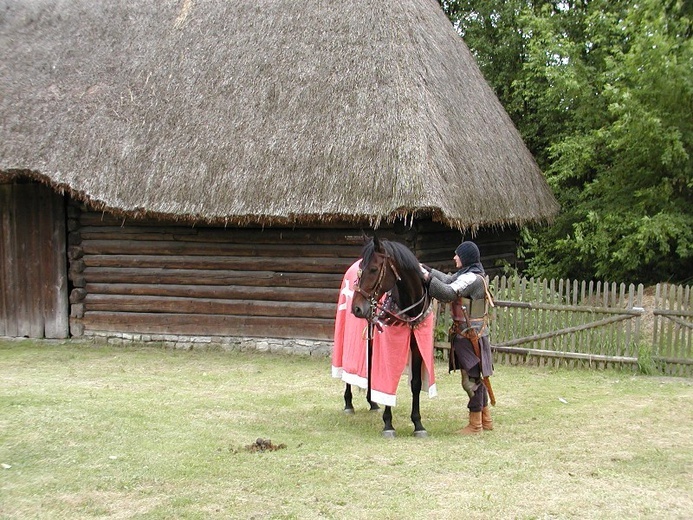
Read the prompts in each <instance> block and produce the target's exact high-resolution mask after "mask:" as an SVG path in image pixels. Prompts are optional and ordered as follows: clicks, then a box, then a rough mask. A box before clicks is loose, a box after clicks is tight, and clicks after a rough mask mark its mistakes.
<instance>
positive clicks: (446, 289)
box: [428, 276, 457, 302]
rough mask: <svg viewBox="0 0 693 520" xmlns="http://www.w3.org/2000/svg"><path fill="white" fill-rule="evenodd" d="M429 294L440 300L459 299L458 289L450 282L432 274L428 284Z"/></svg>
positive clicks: (450, 300)
mask: <svg viewBox="0 0 693 520" xmlns="http://www.w3.org/2000/svg"><path fill="white" fill-rule="evenodd" d="M428 294H430V295H431V296H433V297H434V298H435V299H436V300H438V301H439V302H452V301H455V300H456V299H457V291H455V289H453V288H452V287H450V286H449V285H448V284H446V283H445V282H443V281H442V280H439V279H438V278H435V277H433V276H431V283H430V285H429V286H428Z"/></svg>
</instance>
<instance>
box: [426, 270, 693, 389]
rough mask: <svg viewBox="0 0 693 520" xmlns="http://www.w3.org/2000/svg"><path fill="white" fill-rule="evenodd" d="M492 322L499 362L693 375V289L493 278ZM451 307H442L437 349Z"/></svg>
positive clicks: (448, 319)
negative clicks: (692, 290) (493, 305)
mask: <svg viewBox="0 0 693 520" xmlns="http://www.w3.org/2000/svg"><path fill="white" fill-rule="evenodd" d="M490 287H491V289H492V292H493V293H494V297H495V303H496V305H495V307H494V308H493V309H492V312H491V315H490V322H489V327H490V334H491V342H492V344H493V345H494V351H495V361H496V362H499V363H510V364H535V365H541V366H567V367H571V368H572V367H596V368H633V369H636V368H638V367H641V368H643V369H650V370H657V371H660V372H661V373H665V374H670V375H682V376H690V375H693V351H692V348H691V338H692V336H693V324H692V323H691V322H692V321H693V300H692V297H693V295H692V294H691V290H690V287H685V286H675V285H670V284H659V285H657V286H656V288H655V295H654V299H653V298H652V295H651V294H650V293H651V291H650V290H648V292H647V294H646V291H645V288H644V287H643V285H637V286H636V285H633V284H631V285H626V284H617V283H613V282H611V283H609V282H599V281H597V282H594V281H578V280H545V279H533V278H529V279H527V278H519V277H505V276H503V277H495V278H494V279H493V280H491V281H490ZM449 323H450V316H449V306H443V305H441V306H439V308H438V327H437V339H438V341H437V343H436V346H437V347H438V348H449V346H448V345H447V343H446V341H445V340H444V331H445V330H446V329H447V327H448V325H449Z"/></svg>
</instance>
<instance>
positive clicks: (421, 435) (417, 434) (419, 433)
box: [414, 430, 428, 439]
mask: <svg viewBox="0 0 693 520" xmlns="http://www.w3.org/2000/svg"><path fill="white" fill-rule="evenodd" d="M414 437H416V438H417V439H425V438H426V437H428V432H427V431H426V430H419V431H416V432H414Z"/></svg>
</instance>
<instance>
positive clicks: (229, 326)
mask: <svg viewBox="0 0 693 520" xmlns="http://www.w3.org/2000/svg"><path fill="white" fill-rule="evenodd" d="M70 330H71V331H76V332H77V331H78V332H80V333H82V334H83V333H84V332H85V331H90V332H120V333H123V332H125V333H133V334H179V335H187V336H232V337H258V338H285V339H316V340H331V339H333V337H334V320H324V319H317V318H268V317H262V316H222V315H213V316H210V315H199V314H163V313H151V314H148V313H142V314H137V313H134V314H133V313H129V312H122V313H117V312H87V313H85V315H84V318H81V319H78V318H72V319H71V320H70Z"/></svg>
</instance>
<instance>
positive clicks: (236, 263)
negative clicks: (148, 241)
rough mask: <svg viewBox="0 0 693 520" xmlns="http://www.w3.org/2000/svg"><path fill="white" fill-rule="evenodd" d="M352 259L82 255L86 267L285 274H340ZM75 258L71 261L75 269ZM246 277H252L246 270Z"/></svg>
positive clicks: (76, 270) (76, 264)
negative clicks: (217, 270)
mask: <svg viewBox="0 0 693 520" xmlns="http://www.w3.org/2000/svg"><path fill="white" fill-rule="evenodd" d="M354 260H356V259H355V258H354V259H348V260H346V261H344V260H341V261H338V260H336V259H333V258H292V259H290V260H289V259H286V258H279V259H275V258H261V257H235V256H169V255H166V256H157V255H136V254H133V255H94V254H89V255H85V256H84V258H83V261H84V265H86V266H87V267H118V268H140V267H141V268H164V269H201V270H216V269H220V270H221V269H223V270H229V271H272V272H289V273H323V274H325V273H327V274H340V275H343V274H344V273H345V272H346V270H347V269H348V268H349V266H350V265H351V264H352V263H353V262H354ZM81 261H82V260H77V261H75V262H73V264H74V265H75V269H74V271H75V272H79V271H78V269H77V266H78V262H81ZM248 276H254V275H253V274H252V273H249V274H248Z"/></svg>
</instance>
